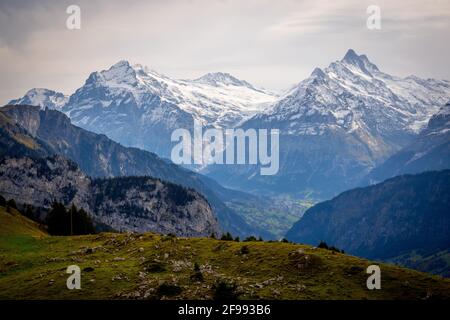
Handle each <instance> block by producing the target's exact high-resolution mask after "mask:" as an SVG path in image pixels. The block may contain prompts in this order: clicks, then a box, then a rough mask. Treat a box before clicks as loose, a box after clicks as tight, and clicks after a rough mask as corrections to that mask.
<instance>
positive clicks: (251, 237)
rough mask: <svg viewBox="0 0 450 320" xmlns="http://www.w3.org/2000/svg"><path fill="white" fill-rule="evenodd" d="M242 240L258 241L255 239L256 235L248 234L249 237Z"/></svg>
mask: <svg viewBox="0 0 450 320" xmlns="http://www.w3.org/2000/svg"><path fill="white" fill-rule="evenodd" d="M244 241H245V242H249V241H258V240H257V239H256V237H254V236H250V237H247V238H245V240H244Z"/></svg>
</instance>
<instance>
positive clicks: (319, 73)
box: [311, 68, 325, 77]
mask: <svg viewBox="0 0 450 320" xmlns="http://www.w3.org/2000/svg"><path fill="white" fill-rule="evenodd" d="M311 76H316V77H323V76H325V72H323V70H322V69H320V68H315V69H314V70H313V72H312V73H311Z"/></svg>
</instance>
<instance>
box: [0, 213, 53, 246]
mask: <svg viewBox="0 0 450 320" xmlns="http://www.w3.org/2000/svg"><path fill="white" fill-rule="evenodd" d="M8 211H9V212H7V211H6V208H4V207H1V206H0V237H2V238H4V237H11V236H31V237H36V238H42V237H45V236H47V233H46V232H45V231H44V230H42V229H40V228H39V225H38V224H37V223H36V222H34V221H31V220H30V219H28V218H26V217H24V216H23V215H22V214H20V213H19V212H18V211H17V210H15V209H13V208H9V209H8ZM2 242H3V241H2Z"/></svg>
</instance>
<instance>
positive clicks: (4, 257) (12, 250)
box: [0, 210, 450, 299]
mask: <svg viewBox="0 0 450 320" xmlns="http://www.w3.org/2000/svg"><path fill="white" fill-rule="evenodd" d="M1 212H2V213H1V215H0V225H1V226H2V227H1V229H0V232H1V233H0V234H1V236H0V299H130V298H131V299H211V298H212V297H213V295H214V289H213V288H214V284H216V283H217V281H218V280H223V281H227V282H230V283H234V284H236V287H237V292H238V294H239V295H240V298H241V299H260V298H264V299H427V298H440V299H448V298H449V297H450V280H448V279H443V278H441V277H438V276H430V275H428V274H425V273H420V272H417V271H413V270H408V269H404V268H400V267H396V266H392V265H385V264H382V265H381V272H382V274H381V279H382V284H381V286H382V289H381V290H374V291H370V290H368V289H367V288H366V279H367V276H368V275H367V274H366V273H365V270H366V268H367V266H368V265H370V264H372V263H371V262H370V261H367V260H364V259H360V258H356V257H352V256H348V255H344V254H340V253H333V252H331V251H328V250H325V249H317V248H313V247H310V246H305V245H296V244H290V243H281V242H274V243H270V242H228V241H220V240H215V239H206V238H190V239H185V238H175V237H171V236H161V235H156V234H149V233H148V234H112V233H103V234H98V235H91V236H73V237H45V234H44V235H40V236H39V237H36V235H39V234H40V232H41V231H39V229H37V226H34V229H33V228H31V229H33V230H29V229H28V227H26V230H24V229H23V228H22V227H21V226H19V225H20V224H24V225H29V223H30V221H27V219H25V218H22V217H17V216H16V214H13V218H11V217H9V216H7V214H8V213H6V212H4V210H1ZM3 225H9V226H7V227H3ZM244 246H247V248H248V253H245V252H246V251H247V250H243V249H242V248H243V247H244ZM243 252H244V253H243ZM194 263H198V264H199V265H200V270H201V272H202V275H203V278H204V279H203V280H201V281H198V280H195V279H193V278H192V275H193V274H194V271H193V270H194ZM73 264H76V265H78V266H80V268H81V269H82V278H81V281H82V284H81V290H68V289H67V288H66V279H67V277H68V274H66V273H65V270H66V268H67V267H68V266H69V265H73Z"/></svg>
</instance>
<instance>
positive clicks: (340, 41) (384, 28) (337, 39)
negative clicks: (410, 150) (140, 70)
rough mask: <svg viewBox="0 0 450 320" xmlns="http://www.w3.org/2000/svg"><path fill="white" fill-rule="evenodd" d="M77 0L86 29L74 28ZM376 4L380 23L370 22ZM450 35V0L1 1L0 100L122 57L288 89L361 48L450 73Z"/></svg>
mask: <svg viewBox="0 0 450 320" xmlns="http://www.w3.org/2000/svg"><path fill="white" fill-rule="evenodd" d="M71 4H76V5H79V6H80V8H81V29H80V30H68V29H67V28H66V19H67V17H68V14H67V13H66V8H67V7H68V6H69V5H71ZM371 4H375V5H378V6H379V7H380V8H381V18H382V19H381V30H369V29H367V27H366V20H367V17H368V14H367V13H366V9H367V7H368V6H369V5H371ZM449 35H450V0H421V1H418V0H417V1H416V0H410V1H380V0H371V1H365V0H348V1H342V0H341V1H332V0H330V1H325V0H296V1H294V0H292V1H289V0H286V1H284V0H277V1H274V0H271V1H264V0H258V1H256V0H254V1H252V0H236V1H231V0H220V1H214V0H186V1H182V0H178V1H170V0H169V1H167V0H166V1H148V0H147V1H112V0H108V1H106V0H105V1H92V0H91V1H75V0H70V1H56V0H55V1H50V0H47V1H36V0H33V1H22V0H0V74H1V78H0V103H1V104H3V103H6V102H7V101H8V100H10V99H13V98H17V97H19V96H22V95H23V94H24V93H25V92H26V91H27V90H28V89H30V88H33V87H45V88H49V89H54V90H57V91H61V92H63V93H65V94H71V93H73V91H74V90H75V89H77V88H79V87H80V86H82V85H83V83H84V81H85V80H86V78H87V77H88V75H89V74H90V73H91V72H92V71H97V70H102V69H105V68H108V67H109V66H110V65H112V64H114V63H115V62H117V61H118V60H121V59H127V60H129V61H130V62H132V63H141V64H144V65H147V66H149V67H150V68H152V69H154V70H156V71H158V72H160V73H163V74H166V75H168V76H171V77H176V78H196V77H199V76H201V75H202V74H204V73H206V72H214V71H223V72H229V73H231V74H233V75H235V76H236V77H238V78H241V79H244V80H247V81H249V82H251V83H253V84H255V85H258V86H262V87H265V88H268V89H273V90H281V89H285V88H288V87H290V86H291V85H293V84H295V83H297V82H299V81H301V80H302V79H304V78H305V77H307V76H308V75H309V74H310V73H311V72H312V70H313V69H314V67H316V66H318V67H326V66H327V65H328V64H329V63H330V62H332V61H335V60H338V59H341V58H342V56H343V55H344V54H345V52H346V51H347V49H348V48H353V49H355V50H356V52H358V53H365V54H366V55H367V56H368V57H369V59H370V60H372V61H373V62H374V63H375V64H377V65H378V67H379V68H380V69H381V70H383V71H385V72H388V73H391V74H394V75H399V76H407V75H410V74H415V75H417V76H420V77H426V78H428V77H433V78H439V79H450V66H449V59H448V57H449V56H450V54H449V52H450V51H449V47H450V41H449V40H450V36H449Z"/></svg>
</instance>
